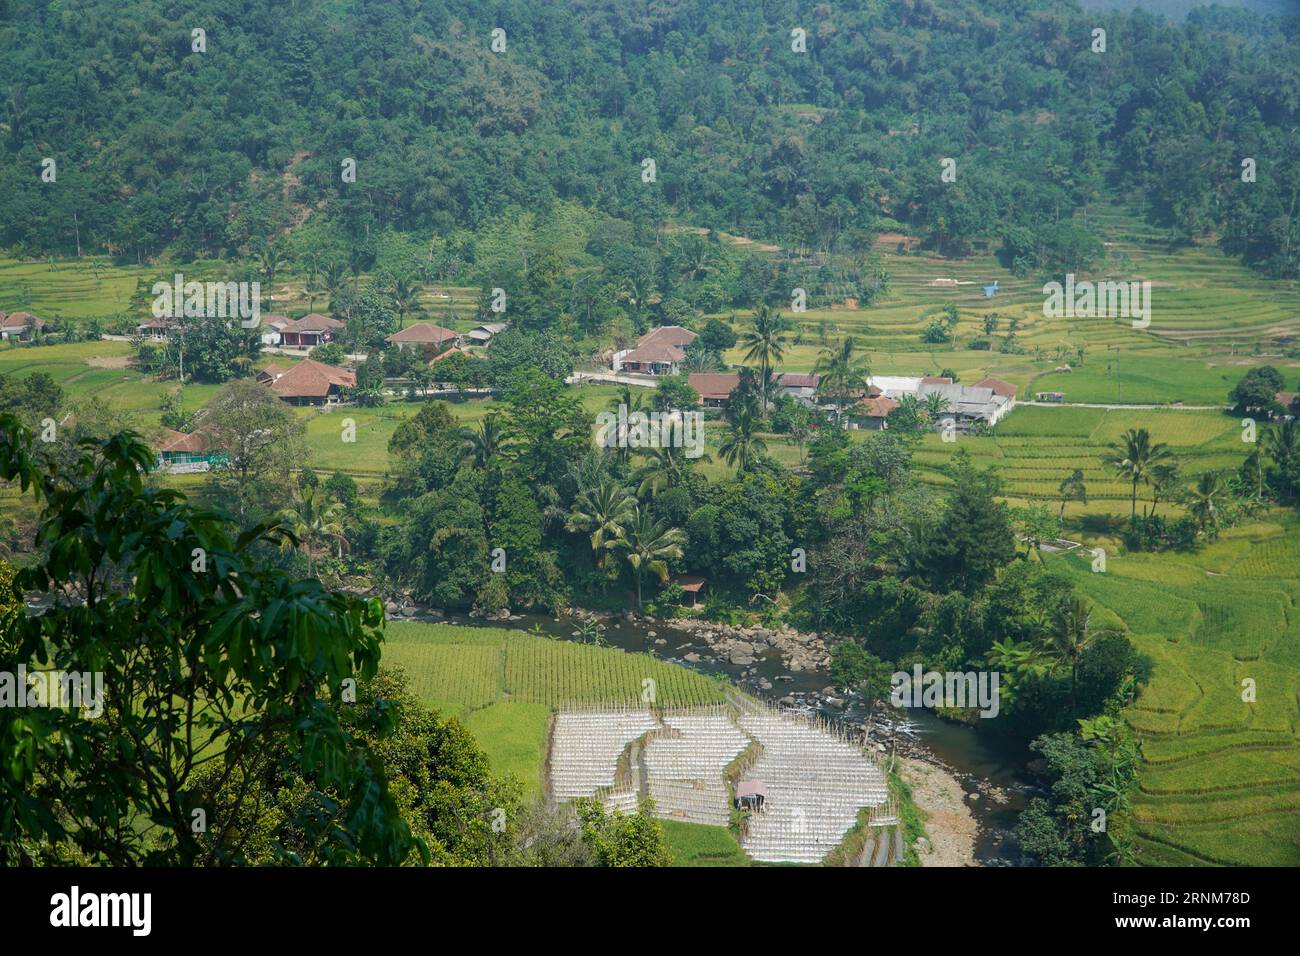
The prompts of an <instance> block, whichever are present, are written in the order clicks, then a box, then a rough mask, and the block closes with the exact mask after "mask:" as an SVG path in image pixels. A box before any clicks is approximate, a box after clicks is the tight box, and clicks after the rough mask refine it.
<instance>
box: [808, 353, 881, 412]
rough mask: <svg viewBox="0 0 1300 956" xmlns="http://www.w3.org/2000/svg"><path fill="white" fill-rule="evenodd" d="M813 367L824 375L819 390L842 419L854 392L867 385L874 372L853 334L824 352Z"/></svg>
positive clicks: (819, 382)
mask: <svg viewBox="0 0 1300 956" xmlns="http://www.w3.org/2000/svg"><path fill="white" fill-rule="evenodd" d="M813 371H814V372H815V373H816V374H817V375H819V376H820V380H819V381H818V383H817V390H818V392H820V393H821V395H822V397H823V398H824V399H825V400H826V401H829V402H830V403H831V404H832V405H834V406H835V410H836V416H837V418H839V419H842V418H843V416H844V408H845V407H846V406H847V405H848V404H849V403H850V402H851V401H853V398H854V394H855V393H856V392H857V391H858V390H860V389H861V388H863V386H864V384H865V383H866V380H867V377H868V376H869V375H870V374H871V369H869V368H868V367H867V363H866V360H865V359H864V358H863V357H861V355H860V354H859V352H858V350H857V343H856V342H854V340H853V336H851V335H850V336H847V337H846V338H845V339H844V341H842V342H841V343H840V345H839V348H837V349H826V350H825V351H824V352H822V354H821V355H820V356H819V357H818V359H817V363H816V364H815V365H814V366H813Z"/></svg>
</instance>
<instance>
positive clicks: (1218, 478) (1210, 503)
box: [1187, 471, 1229, 533]
mask: <svg viewBox="0 0 1300 956" xmlns="http://www.w3.org/2000/svg"><path fill="white" fill-rule="evenodd" d="M1228 494H1229V490H1228V483H1227V482H1226V481H1224V480H1223V475H1221V474H1219V472H1217V471H1207V472H1203V473H1202V474H1201V475H1200V477H1199V478H1197V479H1196V482H1195V484H1193V485H1191V487H1189V488H1188V490H1187V498H1188V500H1187V510H1188V511H1190V512H1191V513H1192V517H1193V518H1195V519H1196V526H1197V527H1198V528H1199V529H1200V530H1201V532H1202V533H1204V532H1205V529H1206V528H1207V527H1210V528H1213V529H1214V530H1215V531H1218V528H1219V520H1220V519H1221V518H1222V517H1223V505H1224V502H1225V500H1226V499H1227V497H1228Z"/></svg>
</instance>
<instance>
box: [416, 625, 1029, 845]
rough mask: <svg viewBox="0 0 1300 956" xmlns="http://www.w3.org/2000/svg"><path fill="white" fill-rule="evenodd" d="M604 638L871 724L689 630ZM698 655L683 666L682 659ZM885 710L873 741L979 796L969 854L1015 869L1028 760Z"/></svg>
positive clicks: (616, 633) (816, 681) (760, 692)
mask: <svg viewBox="0 0 1300 956" xmlns="http://www.w3.org/2000/svg"><path fill="white" fill-rule="evenodd" d="M413 619H414V620H441V621H444V622H445V623H453V624H465V625H485V624H486V625H490V626H493V627H506V628H512V629H519V630H532V629H534V628H540V629H541V630H542V631H544V632H545V633H547V634H549V635H551V636H553V637H559V638H563V639H564V640H574V641H578V640H581V638H580V637H578V636H575V632H576V631H577V630H578V622H576V621H574V620H573V619H572V618H568V617H565V618H561V619H560V620H558V621H557V620H556V619H555V618H552V617H547V616H545V615H540V614H527V613H524V614H513V615H511V619H510V620H508V621H505V620H502V621H483V620H472V619H470V618H468V617H463V616H460V615H448V616H447V617H446V618H433V617H426V616H424V615H422V614H416V615H415V617H414V618H413ZM602 623H603V625H604V631H603V633H602V635H601V636H602V638H603V640H604V642H605V643H607V644H609V645H610V646H612V647H618V648H622V649H623V650H625V651H633V652H637V653H648V654H653V655H654V656H655V657H659V658H662V659H663V660H667V661H672V662H673V663H676V664H681V665H682V666H683V667H689V668H691V669H693V670H697V671H700V672H702V673H705V674H725V675H726V676H727V678H728V679H729V680H730V681H731V682H732V683H733V684H735V685H736V686H737V687H740V688H741V689H743V690H745V691H746V692H747V693H750V694H753V695H754V696H757V697H761V698H763V699H765V700H769V701H772V702H774V703H775V702H777V701H784V704H785V706H794V707H796V708H799V709H802V710H806V711H810V712H817V713H820V714H823V715H824V716H826V717H828V718H830V719H832V720H836V721H839V722H842V723H844V724H846V725H848V726H853V727H861V726H862V725H863V724H864V723H866V722H868V721H869V720H870V719H871V712H870V711H869V709H868V708H867V707H865V706H863V704H862V703H861V702H860V701H855V700H853V699H852V698H850V699H849V700H847V701H845V702H844V703H843V706H837V705H836V704H834V703H828V702H827V701H826V700H825V697H826V696H828V694H826V693H825V692H826V691H827V690H828V685H829V683H830V677H829V675H827V674H826V672H824V671H799V672H791V671H789V670H787V669H786V668H785V666H784V665H783V664H782V663H781V658H780V655H779V654H778V653H777V652H776V651H775V650H773V649H771V648H767V649H766V650H765V652H764V653H763V655H762V656H760V657H759V658H758V659H757V660H756V661H755V662H754V663H753V664H745V665H741V664H732V663H730V662H729V661H726V660H722V659H719V658H718V657H716V656H714V654H713V652H712V650H710V648H709V646H708V645H707V644H705V643H704V642H703V641H701V640H700V639H699V638H697V637H696V636H695V635H694V634H692V633H690V632H689V631H682V630H678V629H676V628H674V627H673V626H672V625H671V624H670V623H663V622H656V623H653V624H646V623H641V622H633V621H627V620H625V619H623V618H611V619H607V620H604V621H603V622H602ZM687 654H692V655H696V656H698V658H699V659H698V660H694V661H688V660H686V659H685V655H687ZM897 713H898V711H895V710H892V709H891V710H890V711H889V716H888V717H886V718H884V719H883V728H882V717H881V715H880V712H879V711H877V712H876V714H875V718H874V720H873V721H872V724H873V732H872V739H874V740H877V741H882V740H887V739H890V737H891V736H892V739H893V741H894V742H895V744H896V746H897V748H898V750H899V752H901V753H904V754H906V755H908V756H914V757H919V758H920V759H923V760H928V761H930V762H932V763H938V764H941V765H942V766H943V767H944V768H946V769H947V770H948V771H949V772H950V773H952V775H953V776H954V777H956V778H957V780H958V781H959V782H960V784H961V786H962V788H963V789H964V790H965V791H966V793H967V794H968V795H971V794H974V795H977V796H976V798H975V799H974V800H973V801H972V800H969V798H968V805H969V806H970V809H971V812H972V814H973V815H974V817H975V820H976V822H977V823H978V825H979V836H978V838H977V840H976V846H975V854H976V857H977V858H978V859H979V860H980V862H982V863H984V864H985V865H989V866H1013V865H1016V864H1018V863H1019V862H1020V853H1019V851H1018V848H1017V847H1016V845H1015V842H1014V841H1013V840H1012V839H1011V835H1010V831H1011V829H1012V828H1013V827H1014V826H1015V823H1016V816H1017V814H1018V813H1019V812H1020V810H1021V809H1022V808H1023V807H1024V803H1025V799H1026V796H1027V795H1028V794H1029V793H1030V791H1031V789H1032V786H1031V784H1030V781H1029V779H1028V776H1027V773H1026V764H1027V763H1028V761H1029V759H1030V758H1031V757H1032V756H1033V755H1032V754H1031V753H1029V751H1028V750H1027V749H1026V748H1025V747H1024V746H1023V744H1021V743H1020V742H1019V741H1017V740H1009V739H1007V738H1005V737H1001V736H997V735H995V734H992V733H987V732H981V731H979V730H978V729H976V728H975V727H972V726H969V725H967V724H958V723H953V722H951V721H946V720H942V719H940V718H938V717H936V716H935V715H934V714H932V713H930V712H929V711H926V710H921V709H919V708H918V709H912V710H909V711H907V712H906V716H905V717H903V718H898V717H896V716H894V715H896V714H897Z"/></svg>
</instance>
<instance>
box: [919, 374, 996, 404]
mask: <svg viewBox="0 0 1300 956" xmlns="http://www.w3.org/2000/svg"><path fill="white" fill-rule="evenodd" d="M922 381H925V379H922ZM975 387H976V388H987V389H990V390H991V391H992V392H993V394H994V395H1001V396H1002V397H1003V398H1009V399H1011V404H1012V405H1014V404H1015V403H1016V387H1015V386H1014V385H1012V384H1011V383H1010V382H1004V381H1002V379H1000V378H986V379H981V380H980V381H978V382H976V383H975Z"/></svg>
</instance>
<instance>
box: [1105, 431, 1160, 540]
mask: <svg viewBox="0 0 1300 956" xmlns="http://www.w3.org/2000/svg"><path fill="white" fill-rule="evenodd" d="M1170 457H1172V454H1171V452H1170V451H1169V446H1167V445H1166V444H1164V442H1156V443H1154V444H1153V443H1152V442H1151V433H1150V432H1148V431H1147V430H1146V429H1145V428H1130V429H1129V430H1128V431H1126V432H1125V433H1124V437H1123V438H1122V439H1121V440H1120V441H1118V442H1112V443H1111V446H1110V452H1109V453H1108V454H1106V455H1103V456H1102V461H1104V462H1105V463H1106V464H1108V465H1110V466H1111V467H1112V468H1114V469H1115V471H1116V473H1118V474H1119V476H1120V477H1121V478H1123V479H1124V480H1126V481H1128V482H1130V483H1131V484H1132V486H1133V495H1132V507H1131V510H1130V514H1129V517H1130V518H1136V517H1137V494H1138V485H1145V484H1149V483H1150V481H1151V473H1152V470H1153V469H1154V468H1155V467H1156V466H1157V465H1159V464H1162V463H1164V462H1166V461H1168V460H1169V459H1170Z"/></svg>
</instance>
